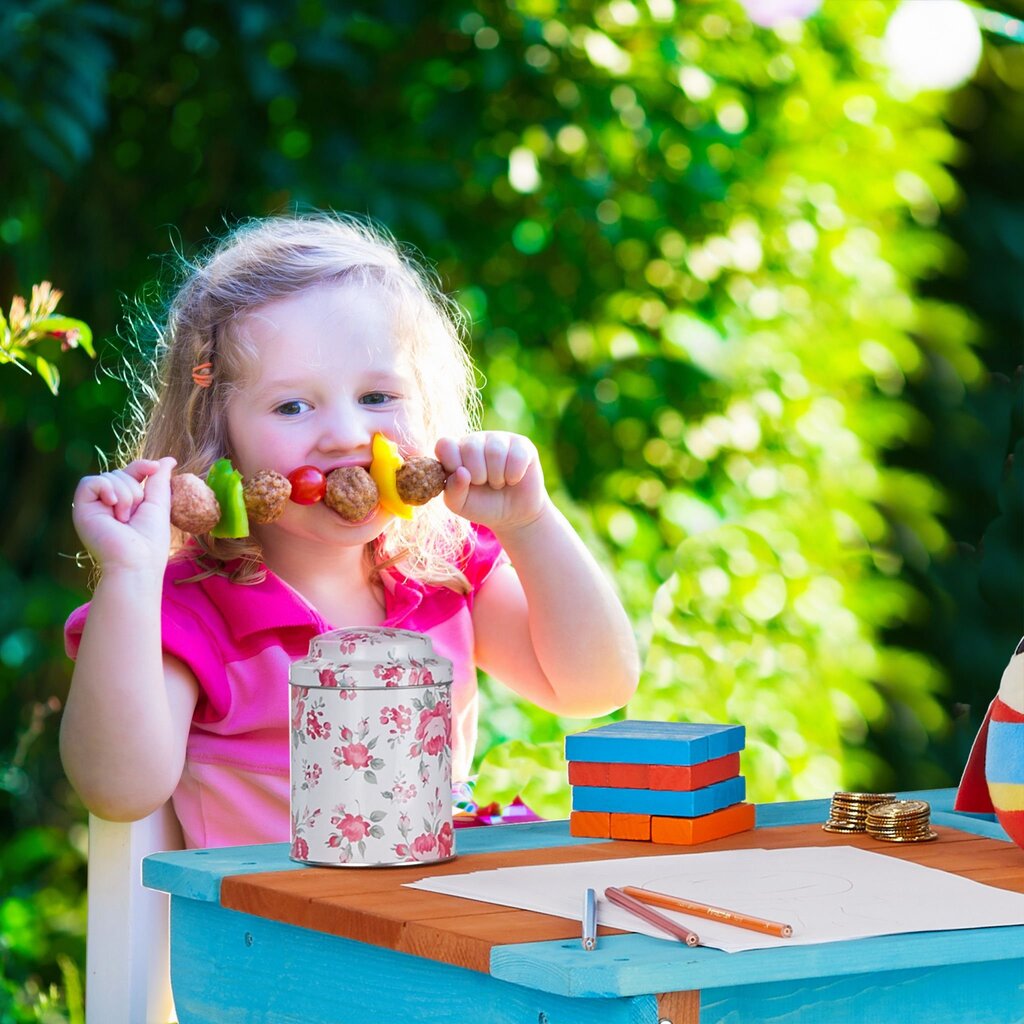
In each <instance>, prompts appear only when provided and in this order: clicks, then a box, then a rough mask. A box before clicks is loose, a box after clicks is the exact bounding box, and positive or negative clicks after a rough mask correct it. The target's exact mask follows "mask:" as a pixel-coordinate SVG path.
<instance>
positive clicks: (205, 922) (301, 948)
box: [171, 897, 658, 1024]
mask: <svg viewBox="0 0 1024 1024" xmlns="http://www.w3.org/2000/svg"><path fill="white" fill-rule="evenodd" d="M171 934H172V936H173V944H172V953H171V985H172V988H173V990H174V1001H175V1008H176V1009H177V1011H178V1020H179V1021H180V1024H397V1022H405V1021H418V1022H431V1024H657V1020H658V1015H657V1006H656V1001H655V999H654V998H653V996H650V995H642V996H638V997H634V998H629V999H569V998H566V997H565V996H556V995H552V994H551V993H547V992H542V991H536V990H531V989H529V988H523V987H522V986H519V985H510V984H508V982H504V981H498V980H496V979H495V978H493V977H490V976H489V975H486V974H481V973H479V972H477V971H470V970H466V969H464V968H461V967H452V966H450V965H448V964H441V963H436V962H434V961H432V960H427V959H424V958H421V957H418V956H410V955H408V954H405V953H395V952H393V951H392V950H388V949H381V948H378V947H376V946H367V945H364V944H363V943H359V942H353V941H351V940H349V939H340V938H337V937H336V936H333V935H323V934H321V933H319V932H314V931H309V930H307V929H305V928H295V927H292V926H289V925H283V924H278V923H277V922H276V921H268V920H265V919H263V918H260V917H254V916H251V915H249V914H241V913H238V912H237V911H233V910H224V909H222V908H221V907H219V906H217V905H216V904H211V903H206V902H201V901H198V900H189V899H185V898H183V897H174V898H172V900H171ZM574 945H575V946H576V948H577V949H579V943H578V942H576V943H574Z"/></svg>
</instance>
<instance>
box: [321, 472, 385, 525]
mask: <svg viewBox="0 0 1024 1024" xmlns="http://www.w3.org/2000/svg"><path fill="white" fill-rule="evenodd" d="M378 501H380V492H379V491H378V490H377V485H376V484H375V483H374V482H373V477H371V476H370V474H369V473H367V472H366V470H365V469H363V467H362V466H341V467H340V468H339V469H332V470H331V472H330V473H328V474H327V493H326V494H325V495H324V504H325V505H326V506H327V507H328V508H330V509H333V510H334V511H335V512H337V513H338V515H339V516H341V518H342V519H344V520H346V521H347V522H350V523H358V522H360V521H361V520H363V519H365V518H366V517H367V516H368V515H369V514H370V513H371V512H372V511H373V510H374V509H375V508H376V507H377V502H378Z"/></svg>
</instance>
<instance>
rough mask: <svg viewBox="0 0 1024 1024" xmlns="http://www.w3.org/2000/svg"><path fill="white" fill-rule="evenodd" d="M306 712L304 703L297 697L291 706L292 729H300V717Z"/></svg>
mask: <svg viewBox="0 0 1024 1024" xmlns="http://www.w3.org/2000/svg"><path fill="white" fill-rule="evenodd" d="M305 712H306V702H305V701H304V700H303V699H302V698H301V697H299V698H298V699H297V700H296V701H295V703H294V704H293V705H292V728H293V729H301V728H302V716H303V715H304V714H305Z"/></svg>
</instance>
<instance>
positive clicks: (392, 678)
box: [373, 665, 404, 686]
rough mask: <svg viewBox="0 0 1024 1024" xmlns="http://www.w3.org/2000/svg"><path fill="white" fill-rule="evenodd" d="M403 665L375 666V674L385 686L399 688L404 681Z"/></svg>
mask: <svg viewBox="0 0 1024 1024" xmlns="http://www.w3.org/2000/svg"><path fill="white" fill-rule="evenodd" d="M403 671H404V670H403V669H402V667H401V665H374V667H373V674H374V675H375V676H376V677H377V678H378V679H383V680H384V685H385V686H397V685H398V684H399V683H400V682H401V681H402V675H403Z"/></svg>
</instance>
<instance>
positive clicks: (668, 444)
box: [0, 0, 1024, 1021]
mask: <svg viewBox="0 0 1024 1024" xmlns="http://www.w3.org/2000/svg"><path fill="white" fill-rule="evenodd" d="M989 6H990V7H992V8H993V9H1004V10H1006V11H1007V13H1017V14H1020V13H1021V12H1020V11H1014V10H1013V6H1014V5H1013V4H1003V5H996V4H990V5H989ZM892 9H893V4H892V3H891V2H888V0H886V2H883V0H877V2H876V0H858V2H857V3H848V2H843V0H825V3H824V6H823V8H822V10H821V11H820V12H819V13H818V14H816V15H815V16H813V17H812V18H810V19H809V20H808V21H806V22H805V23H799V22H789V23H787V24H785V25H784V26H781V27H779V28H778V29H776V30H774V31H773V30H767V29H760V28H757V27H755V26H753V25H752V24H751V23H750V22H749V20H748V19H747V17H746V15H745V14H744V12H743V10H742V8H741V7H740V6H739V5H738V4H735V3H727V2H721V3H717V2H715V3H700V4H685V3H673V2H672V0H649V2H647V3H636V4H634V3H631V2H629V0H612V2H610V3H607V4H595V3H586V2H581V0H580V2H566V0H563V2H558V0H510V2H508V3H505V2H502V3H497V2H491V0H477V2H472V0H465V2H462V3H454V2H449V0H444V2H440V3H425V2H416V0H387V2H385V3H372V4H371V3H332V2H327V0H281V2H278V3H273V4H271V3H260V2H256V0H224V2H223V3H220V4H217V5H198V4H188V3H184V2H178V0H115V2H111V3H103V4H101V3H83V2H72V0H29V2H26V3H21V4H17V5H0V132H2V138H3V146H2V152H3V156H2V157H0V246H2V248H0V296H3V297H5V298H7V297H9V296H11V295H13V294H16V293H20V294H26V293H27V291H28V289H29V287H30V285H31V284H32V283H33V282H36V281H40V280H42V279H49V280H52V281H54V283H55V284H56V285H57V286H58V287H60V288H62V289H63V290H64V291H65V292H66V298H65V300H64V303H63V308H62V312H64V313H66V314H67V315H70V316H75V317H80V318H82V319H83V320H85V321H86V322H88V323H89V324H90V325H91V326H92V328H93V330H94V332H95V339H96V345H97V349H98V360H97V363H95V364H94V363H92V362H90V360H88V359H87V358H85V356H83V355H82V354H81V353H80V352H75V353H70V354H64V355H61V356H60V357H59V360H58V361H59V363H60V370H61V374H62V385H61V391H60V395H59V397H58V398H56V399H55V398H54V397H53V396H51V395H50V393H49V391H47V389H46V387H45V386H44V385H43V384H42V383H41V382H40V381H39V380H38V379H37V378H28V377H25V376H24V375H22V374H20V373H18V372H17V371H16V370H13V369H11V368H7V369H6V370H5V372H4V374H3V377H2V380H0V422H2V423H3V427H4V458H3V460H2V463H0V487H2V490H3V493H5V494H6V495H8V497H9V501H8V513H7V516H6V517H5V529H4V531H3V537H2V539H0V710H2V714H0V722H2V723H3V724H2V725H0V822H2V827H3V845H2V847H0V977H2V979H3V980H2V982H0V1020H4V1021H6V1020H12V1021H23V1020H46V1021H57V1020H61V1021H63V1020H77V1019H81V1009H80V991H79V990H80V985H79V978H78V971H77V968H76V964H79V965H80V963H81V959H82V934H83V906H84V895H83V889H84V857H85V833H84V826H83V822H84V812H83V809H82V808H81V807H80V805H79V804H78V802H77V801H76V799H75V797H74V795H73V794H72V793H71V792H70V791H69V789H68V787H67V784H66V783H65V782H64V780H63V778H62V776H61V773H60V767H59V762H58V758H57V752H56V750H57V748H56V726H57V716H56V714H55V712H56V711H58V710H59V704H60V701H61V700H62V698H63V696H64V694H65V693H66V689H67V684H68V678H69V674H70V672H69V664H68V662H67V661H66V660H65V659H64V656H63V652H62V643H61V625H62V623H63V620H64V618H65V617H66V615H67V614H68V613H69V612H70V610H71V609H72V608H73V607H74V606H75V605H76V604H78V603H79V602H81V600H83V599H84V597H85V595H86V573H85V572H84V571H83V570H82V569H80V568H78V567H77V566H76V563H75V560H74V558H73V555H74V553H75V552H76V550H77V548H78V545H77V542H76V538H75V537H74V534H73V531H72V529H71V523H70V515H69V505H70V500H71V494H72V491H73V489H74V485H75V482H76V481H77V479H78V478H79V477H80V476H81V475H83V474H84V473H87V472H90V471H93V470H94V469H95V468H96V467H97V465H98V464H99V463H100V458H101V453H103V452H106V453H109V452H111V451H113V448H114V445H115V441H116V431H117V420H118V416H119V414H120V412H121V410H122V409H123V408H124V406H125V402H126V400H127V391H126V389H125V387H124V385H123V384H122V383H121V382H120V380H119V377H120V376H123V371H122V369H121V367H122V365H123V361H124V359H125V358H131V359H134V358H137V357H138V353H137V351H136V349H137V347H138V342H137V339H138V338H143V339H144V338H145V337H146V332H145V330H144V329H142V330H140V331H135V330H133V329H126V328H124V327H123V323H124V318H123V311H124V308H125V306H126V305H127V306H128V308H129V309H130V310H135V315H136V318H137V319H140V317H139V314H138V306H137V299H138V298H139V297H140V296H141V297H142V298H143V299H144V300H145V301H147V302H149V303H150V304H152V302H153V300H154V297H155V296H156V294H157V289H156V287H155V286H154V285H152V282H153V281H155V280H164V281H167V280H168V279H169V278H170V276H171V269H170V268H171V267H172V266H173V262H174V260H173V253H174V251H175V250H180V251H182V252H184V253H185V254H186V255H187V254H188V253H190V252H192V251H194V249H195V247H196V246H197V245H198V244H200V243H201V242H202V241H203V240H204V239H206V238H207V237H208V235H209V233H211V232H212V233H218V232H220V231H222V230H223V229H224V227H225V225H230V224H232V223H235V222H237V221H238V219H240V218H244V217H247V216H252V215H260V214H264V213H271V212H279V211H281V210H285V209H294V208H299V209H303V208H308V207H310V206H315V207H332V208H335V209H339V210H348V211H355V212H361V213H366V214H369V215H372V216H373V217H375V218H377V219H379V220H381V221H383V222H384V223H385V224H386V225H387V226H388V227H390V228H391V230H393V231H394V233H395V234H396V235H397V236H398V237H399V238H402V239H405V240H408V241H410V242H413V243H415V244H416V245H417V246H419V247H420V249H421V250H422V251H423V252H424V253H425V254H426V256H427V257H428V258H429V259H431V260H433V261H434V262H435V263H436V265H437V268H438V270H439V272H440V274H441V276H442V278H443V279H444V282H445V284H446V286H447V287H448V288H449V289H451V290H453V291H454V292H455V293H456V294H457V295H458V297H459V298H460V301H462V303H463V304H464V305H465V306H466V308H467V310H468V311H469V312H470V313H471V315H472V318H473V346H474V354H475V356H476V358H477V360H478V362H479V364H480V366H481V369H482V370H483V372H484V374H485V376H486V380H487V384H486V392H485V394H486V402H487V408H488V422H489V424H490V425H491V426H494V427H502V428H508V429H513V430H518V431H522V432H524V433H527V434H529V435H530V436H531V437H533V438H534V439H535V440H536V441H537V443H538V445H539V447H540V448H541V449H542V450H543V451H544V453H545V458H546V471H547V473H548V477H549V481H550V485H551V487H552V490H553V491H554V493H555V494H556V498H557V500H558V501H559V503H560V504H561V505H562V506H563V508H565V509H566V511H567V513H568V514H569V515H570V516H571V517H572V519H573V521H574V522H575V523H576V524H577V526H578V528H579V530H580V532H581V533H582V535H583V536H584V537H585V538H586V539H587V541H588V543H590V544H591V546H592V548H593V549H594V550H595V551H596V552H597V553H598V554H599V556H600V557H601V558H602V559H603V560H604V562H605V563H606V564H607V566H608V569H609V571H610V572H611V573H612V574H613V575H614V576H615V578H616V580H617V582H618V585H619V587H620V590H621V592H622V594H623V597H624V600H625V601H626V604H627V606H628V608H629V611H630V613H631V616H632V618H633V621H634V623H635V624H636V628H637V631H638V633H639V634H640V636H641V638H642V641H643V646H644V653H645V659H646V660H645V667H644V675H643V680H642V684H641V689H640V692H639V694H638V696H637V698H636V700H635V701H634V702H633V703H632V704H631V705H630V708H629V714H630V715H631V716H632V717H637V718H645V717H649V718H659V719H689V720H709V721H722V720H734V721H739V722H742V723H744V724H746V725H747V727H748V749H747V752H746V754H745V756H744V757H745V759H744V768H745V773H746V775H747V778H748V785H749V791H750V794H751V796H752V797H753V798H754V799H758V800H768V799H787V798H801V797H813V796H817V797H820V796H825V795H828V794H829V793H830V792H831V791H832V790H833V789H835V788H838V787H840V786H843V787H849V788H864V789H871V788H889V787H900V788H915V787H922V786H935V785H950V784H952V783H954V782H955V780H956V778H957V776H958V773H959V770H960V767H961V765H962V763H963V760H964V757H965V755H966V749H967V747H968V745H969V743H970V740H971V738H972V737H973V734H974V731H975V729H976V727H977V724H978V721H979V719H980V715H981V713H982V712H983V711H984V707H985V705H986V703H987V701H988V700H989V699H990V698H991V696H992V695H993V693H994V692H995V689H996V687H997V684H998V677H999V673H1000V671H1001V668H1002V666H1003V664H1005V661H1006V658H1007V657H1008V655H1009V652H1010V651H1011V650H1012V648H1013V644H1015V643H1016V640H1017V638H1018V636H1019V634H1020V632H1021V631H1022V623H1024V607H1022V606H1024V597H1022V588H1021V579H1022V575H1021V570H1022V567H1024V566H1022V563H1024V554H1022V546H1024V541H1022V527H1021V523H1022V521H1024V508H1022V506H1024V498H1022V492H1024V485H1022V478H1021V473H1022V468H1021V467H1022V459H1024V447H1022V446H1024V440H1022V438H1024V410H1022V393H1024V392H1022V386H1021V382H1020V377H1019V375H1018V376H1017V377H1016V378H1014V372H1015V369H1016V367H1017V366H1018V364H1019V363H1020V362H1021V349H1020V338H1021V328H1022V318H1024V300H1022V299H1021V297H1020V296H1021V294H1024V293H1022V292H1021V289H1020V287H1019V282H1020V280H1021V270H1022V263H1024V204H1022V197H1021V190H1020V186H1019V185H1018V184H1017V181H1018V180H1019V178H1020V174H1019V168H1020V165H1021V156H1022V148H1024V137H1022V132H1024V129H1022V128H1021V125H1022V124H1024V118H1022V117H1021V114H1022V109H1021V108H1022V104H1024V100H1022V89H1024V48H1021V47H1017V46H1013V45H1011V44H1007V43H1005V42H1004V41H1001V40H998V39H992V38H989V39H988V40H987V43H986V52H985V57H984V59H983V64H982V67H981V68H980V69H979V72H978V75H977V76H976V78H975V81H974V82H973V83H971V84H970V85H968V86H966V87H965V88H963V89H961V90H959V91H958V92H957V93H955V94H953V95H951V96H946V95H937V94H927V95H922V96H917V97H911V96H902V95H898V94H894V92H893V91H892V90H891V89H890V87H889V84H888V79H887V72H886V71H885V69H884V67H883V65H882V63H881V58H880V38H881V34H882V32H883V31H884V27H885V24H886V20H887V18H888V16H889V14H890V13H891V11H892ZM1015 449H1016V452H1017V456H1018V457H1017V461H1016V463H1010V464H1008V463H1007V456H1008V455H1009V454H1010V453H1011V452H1012V451H1014V450H1015ZM983 538H984V544H982V543H981V542H982V539H983ZM581 725H582V723H579V722H567V721H560V720H557V719H554V718H552V717H551V716H549V715H546V714H543V713H541V712H539V711H538V710H536V709H534V708H529V707H524V706H522V705H521V704H519V703H518V702H516V701H515V700H513V699H512V698H511V697H510V696H509V695H508V694H507V693H506V692H505V691H503V690H502V689H501V688H500V687H497V686H494V685H488V686H487V687H486V708H485V712H484V719H483V722H482V727H483V728H482V742H481V749H480V753H481V755H486V756H484V757H483V763H482V777H481V795H482V796H483V797H484V799H491V798H495V799H502V800H507V799H509V798H510V797H511V796H512V795H514V794H515V793H516V792H520V791H521V792H523V793H524V795H525V797H526V799H527V801H528V802H530V803H532V804H534V805H535V806H536V807H537V808H538V809H540V810H541V811H543V812H546V813H549V814H555V813H559V812H562V813H564V810H565V806H566V795H567V788H566V783H565V775H564V766H563V765H562V763H561V755H560V746H561V737H562V736H563V734H564V733H565V732H566V731H569V730H573V729H576V728H579V727H581ZM524 780H527V781H525V782H524Z"/></svg>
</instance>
